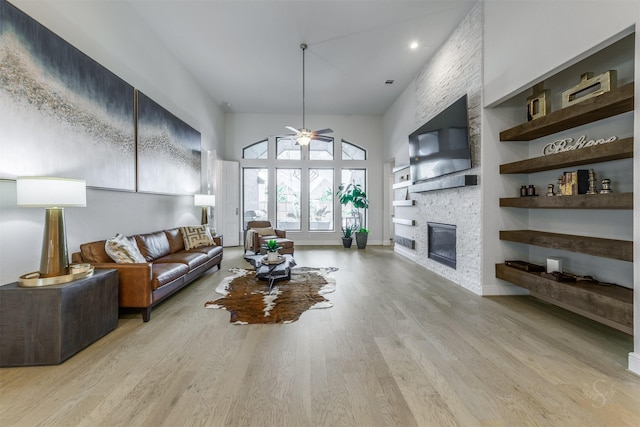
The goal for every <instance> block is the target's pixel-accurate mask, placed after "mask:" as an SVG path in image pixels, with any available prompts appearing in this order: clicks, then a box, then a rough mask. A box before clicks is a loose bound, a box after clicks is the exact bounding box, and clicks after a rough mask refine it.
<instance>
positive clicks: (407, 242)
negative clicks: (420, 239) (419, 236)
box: [393, 234, 416, 249]
mask: <svg viewBox="0 0 640 427" xmlns="http://www.w3.org/2000/svg"><path fill="white" fill-rule="evenodd" d="M393 242H394V243H396V244H398V245H400V246H404V247H405V248H409V249H415V248H416V241H415V240H413V239H411V238H409V237H404V236H398V235H397V234H396V235H395V236H393Z"/></svg>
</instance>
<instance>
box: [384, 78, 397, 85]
mask: <svg viewBox="0 0 640 427" xmlns="http://www.w3.org/2000/svg"><path fill="white" fill-rule="evenodd" d="M394 81H395V80H391V79H389V80H387V81H385V82H384V84H386V85H392V84H393V82H394Z"/></svg>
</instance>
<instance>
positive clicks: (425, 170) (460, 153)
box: [409, 95, 471, 184]
mask: <svg viewBox="0 0 640 427" xmlns="http://www.w3.org/2000/svg"><path fill="white" fill-rule="evenodd" d="M409 158H410V166H411V180H412V182H413V183H414V184H416V183H419V182H422V181H427V180H429V179H433V178H437V177H439V176H442V175H448V174H451V173H454V172H459V171H463V170H466V169H471V149H470V146H469V118H468V113H467V95H464V96H463V97H462V98H460V99H458V100H457V101H456V102H454V103H453V104H451V105H450V106H448V107H447V108H445V109H444V110H443V111H442V112H440V113H438V115H436V116H435V117H434V118H432V119H431V120H429V121H428V122H427V123H425V124H424V125H422V126H421V127H420V128H419V129H417V130H416V131H415V132H413V133H412V134H411V135H409Z"/></svg>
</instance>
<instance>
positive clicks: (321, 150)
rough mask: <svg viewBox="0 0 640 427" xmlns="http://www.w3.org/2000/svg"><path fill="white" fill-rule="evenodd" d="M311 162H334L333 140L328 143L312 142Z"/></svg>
mask: <svg viewBox="0 0 640 427" xmlns="http://www.w3.org/2000/svg"><path fill="white" fill-rule="evenodd" d="M309 160H333V138H332V139H331V141H328V142H325V141H316V140H313V141H311V143H310V144H309Z"/></svg>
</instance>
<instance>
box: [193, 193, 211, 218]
mask: <svg viewBox="0 0 640 427" xmlns="http://www.w3.org/2000/svg"><path fill="white" fill-rule="evenodd" d="M193 204H194V206H202V225H206V224H208V223H209V220H208V218H209V216H208V215H207V208H208V207H209V206H211V207H214V206H215V205H216V196H215V195H214V194H194V195H193Z"/></svg>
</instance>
